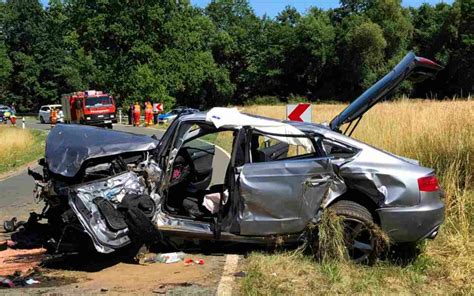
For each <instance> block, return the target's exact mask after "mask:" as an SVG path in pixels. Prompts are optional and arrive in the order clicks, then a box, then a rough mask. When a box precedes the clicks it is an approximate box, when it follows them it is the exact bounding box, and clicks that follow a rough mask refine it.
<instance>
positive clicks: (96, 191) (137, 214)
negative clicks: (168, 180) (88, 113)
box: [30, 125, 161, 253]
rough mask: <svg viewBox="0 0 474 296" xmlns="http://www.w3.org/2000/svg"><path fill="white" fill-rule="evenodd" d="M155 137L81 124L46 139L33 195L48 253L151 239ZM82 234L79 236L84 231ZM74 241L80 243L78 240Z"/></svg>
mask: <svg viewBox="0 0 474 296" xmlns="http://www.w3.org/2000/svg"><path fill="white" fill-rule="evenodd" d="M158 144H159V141H158V140H156V139H153V138H151V137H147V136H140V135H134V134H128V133H123V132H115V131H108V130H104V129H100V128H96V127H89V126H81V125H60V126H57V127H56V128H54V129H53V130H52V131H51V132H50V135H49V136H48V138H47V141H46V153H45V159H43V160H41V161H40V164H41V165H42V166H43V172H42V174H40V173H37V172H33V171H30V174H31V175H32V176H33V177H34V178H35V183H36V187H35V198H36V199H37V200H38V201H44V203H45V208H44V210H43V212H42V213H41V214H40V215H37V216H36V218H37V219H41V218H44V219H46V220H47V221H48V228H47V231H45V232H42V233H41V235H42V239H43V241H42V242H41V243H42V244H43V245H45V246H47V247H49V248H50V250H52V251H54V252H68V251H78V249H80V248H83V247H84V246H87V245H88V244H87V243H85V242H86V241H90V242H92V243H93V246H94V248H95V249H96V250H97V251H98V252H101V253H110V252H113V251H114V250H116V249H119V248H123V247H125V246H127V245H130V244H131V243H132V241H133V240H136V241H139V242H146V241H152V240H154V239H156V237H157V236H158V235H159V233H157V232H156V229H155V228H154V227H153V224H152V222H151V221H152V219H153V218H154V216H155V215H156V213H157V208H158V205H159V202H160V196H159V195H158V194H157V188H158V182H159V178H160V175H161V170H160V168H159V166H158V164H157V163H156V161H155V158H154V151H155V149H156V148H157V146H158ZM85 234H86V235H87V236H88V238H90V239H87V238H85V240H84V235H85ZM78 242H82V243H80V244H78Z"/></svg>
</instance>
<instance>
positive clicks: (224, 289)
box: [216, 255, 239, 296]
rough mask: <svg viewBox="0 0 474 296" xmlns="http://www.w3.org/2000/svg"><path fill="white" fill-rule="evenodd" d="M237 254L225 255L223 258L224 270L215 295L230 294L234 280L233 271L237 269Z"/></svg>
mask: <svg viewBox="0 0 474 296" xmlns="http://www.w3.org/2000/svg"><path fill="white" fill-rule="evenodd" d="M238 262H239V255H227V256H226V258H225V265H224V270H223V271H222V277H221V280H220V281H219V286H218V287H217V293H216V295H217V296H228V295H232V283H233V282H234V273H235V272H236V270H237V263H238Z"/></svg>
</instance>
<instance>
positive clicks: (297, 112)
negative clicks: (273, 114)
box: [286, 103, 313, 122]
mask: <svg viewBox="0 0 474 296" xmlns="http://www.w3.org/2000/svg"><path fill="white" fill-rule="evenodd" d="M312 109H313V108H312V107H311V104H310V103H300V104H297V105H286V117H287V118H288V120H291V121H302V122H303V121H304V122H311V115H312V114H311V113H312V112H311V110H312Z"/></svg>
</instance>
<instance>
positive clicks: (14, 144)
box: [0, 126, 46, 173]
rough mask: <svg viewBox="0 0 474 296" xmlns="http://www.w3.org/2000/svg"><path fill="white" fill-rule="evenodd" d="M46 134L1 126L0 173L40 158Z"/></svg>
mask: <svg viewBox="0 0 474 296" xmlns="http://www.w3.org/2000/svg"><path fill="white" fill-rule="evenodd" d="M45 137H46V134H45V133H43V132H40V131H36V130H35V131H32V130H23V129H20V128H15V127H10V126H0V139H2V140H1V144H0V147H1V149H0V173H3V172H6V171H9V170H12V169H15V168H16V167H18V166H21V165H23V164H25V163H28V162H31V161H33V160H35V159H38V158H39V157H41V156H42V155H43V154H44V147H45V143H44V139H45Z"/></svg>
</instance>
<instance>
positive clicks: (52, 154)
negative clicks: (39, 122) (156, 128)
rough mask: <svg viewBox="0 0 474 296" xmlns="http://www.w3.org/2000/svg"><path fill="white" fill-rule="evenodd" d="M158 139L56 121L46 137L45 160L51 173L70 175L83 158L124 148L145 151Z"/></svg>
mask: <svg viewBox="0 0 474 296" xmlns="http://www.w3.org/2000/svg"><path fill="white" fill-rule="evenodd" d="M158 143H159V141H158V140H155V139H153V138H151V137H149V136H143V135H135V134H130V133H125V132H119V131H113V130H106V129H103V128H99V127H92V126H85V125H73V124H58V125H57V126H56V127H55V128H53V129H52V130H51V131H50V133H49V135H48V138H47V139H46V152H45V155H46V162H47V164H48V168H49V170H50V171H52V172H53V173H55V174H59V175H62V176H65V177H74V176H75V175H76V174H77V172H78V171H79V169H80V168H81V166H82V164H83V163H84V161H86V160H88V159H92V158H98V157H104V156H111V155H117V154H121V153H125V152H140V151H148V150H152V149H154V148H156V147H157V146H158Z"/></svg>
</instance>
